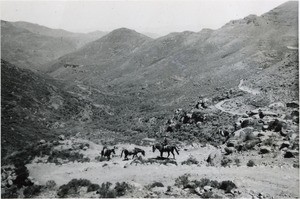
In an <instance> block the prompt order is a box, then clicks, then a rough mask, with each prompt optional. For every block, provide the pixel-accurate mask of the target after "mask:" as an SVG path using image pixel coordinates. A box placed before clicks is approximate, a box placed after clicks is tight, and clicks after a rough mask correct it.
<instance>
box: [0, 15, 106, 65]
mask: <svg viewBox="0 0 300 199" xmlns="http://www.w3.org/2000/svg"><path fill="white" fill-rule="evenodd" d="M101 36H103V33H102V32H94V33H90V34H76V33H71V32H67V31H64V30H54V29H50V28H47V27H44V26H39V25H36V24H31V23H27V22H14V23H12V22H8V21H3V20H1V49H2V51H1V56H2V58H3V59H5V60H8V61H10V62H11V63H13V64H16V65H19V66H21V67H24V68H29V69H33V70H43V65H44V64H46V63H48V62H50V61H53V60H55V59H57V58H59V57H61V56H63V55H65V54H67V53H70V52H73V51H75V50H76V49H77V48H79V47H80V46H82V45H84V44H86V43H88V42H90V41H93V40H96V39H98V38H100V37H101Z"/></svg>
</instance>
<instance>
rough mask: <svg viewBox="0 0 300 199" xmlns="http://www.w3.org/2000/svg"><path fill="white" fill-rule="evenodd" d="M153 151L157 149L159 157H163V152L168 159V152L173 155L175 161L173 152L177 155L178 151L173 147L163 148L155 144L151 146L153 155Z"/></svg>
mask: <svg viewBox="0 0 300 199" xmlns="http://www.w3.org/2000/svg"><path fill="white" fill-rule="evenodd" d="M155 149H158V150H159V152H160V157H163V152H168V157H167V158H169V156H170V152H171V153H172V154H173V158H174V159H175V154H174V150H175V151H176V153H177V154H178V155H179V152H178V149H177V147H176V146H175V145H166V146H163V145H162V144H161V143H157V144H154V145H152V151H153V153H154V152H155Z"/></svg>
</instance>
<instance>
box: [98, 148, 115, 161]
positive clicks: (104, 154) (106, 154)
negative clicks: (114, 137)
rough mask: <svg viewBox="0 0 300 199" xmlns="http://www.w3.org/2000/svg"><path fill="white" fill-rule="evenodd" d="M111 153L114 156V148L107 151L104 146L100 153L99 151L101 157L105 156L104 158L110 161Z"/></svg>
mask: <svg viewBox="0 0 300 199" xmlns="http://www.w3.org/2000/svg"><path fill="white" fill-rule="evenodd" d="M111 153H113V154H116V152H115V148H113V149H108V148H107V147H106V146H105V147H103V149H102V151H101V157H104V156H106V157H107V160H110V155H111Z"/></svg>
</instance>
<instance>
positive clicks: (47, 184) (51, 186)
mask: <svg viewBox="0 0 300 199" xmlns="http://www.w3.org/2000/svg"><path fill="white" fill-rule="evenodd" d="M55 186H56V183H55V181H54V180H48V181H47V182H46V187H47V188H48V189H53V188H54V187H55Z"/></svg>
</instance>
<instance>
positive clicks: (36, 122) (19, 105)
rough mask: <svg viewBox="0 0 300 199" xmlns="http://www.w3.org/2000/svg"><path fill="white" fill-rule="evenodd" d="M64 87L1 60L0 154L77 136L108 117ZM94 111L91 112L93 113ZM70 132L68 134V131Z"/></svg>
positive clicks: (3, 154)
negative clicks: (78, 130) (78, 131)
mask: <svg viewBox="0 0 300 199" xmlns="http://www.w3.org/2000/svg"><path fill="white" fill-rule="evenodd" d="M61 87H62V85H61V83H59V82H57V81H54V80H53V79H52V78H50V77H47V76H44V75H39V74H36V73H33V72H31V71H30V70H27V69H21V68H18V67H16V66H14V65H12V64H10V63H9V62H6V61H4V60H1V146H2V147H1V150H2V151H1V152H2V153H1V154H2V156H1V157H2V158H4V157H5V156H6V155H7V154H9V153H11V152H12V151H15V150H18V149H22V148H24V147H25V146H26V145H29V144H31V143H33V142H36V141H38V140H40V139H46V140H49V139H50V140H51V139H53V138H55V137H57V136H58V135H59V134H61V133H63V134H66V135H67V134H68V133H72V132H74V130H75V129H74V128H75V127H76V125H78V126H81V125H83V124H84V123H89V122H91V118H97V117H100V116H101V115H103V116H105V113H104V112H103V110H102V109H101V108H97V107H93V104H91V102H89V101H87V100H84V99H80V98H78V97H77V96H74V95H72V94H70V93H68V92H66V91H64V90H62V89H61ZM90 109H92V110H90ZM68 129H69V130H68Z"/></svg>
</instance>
